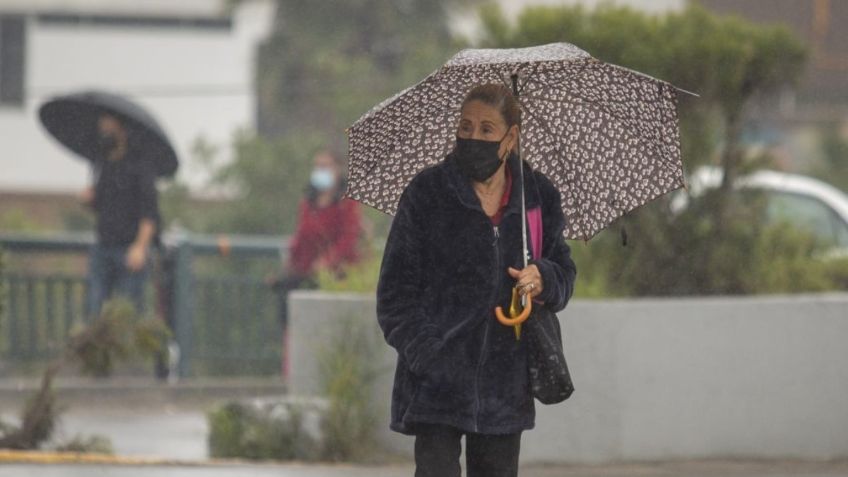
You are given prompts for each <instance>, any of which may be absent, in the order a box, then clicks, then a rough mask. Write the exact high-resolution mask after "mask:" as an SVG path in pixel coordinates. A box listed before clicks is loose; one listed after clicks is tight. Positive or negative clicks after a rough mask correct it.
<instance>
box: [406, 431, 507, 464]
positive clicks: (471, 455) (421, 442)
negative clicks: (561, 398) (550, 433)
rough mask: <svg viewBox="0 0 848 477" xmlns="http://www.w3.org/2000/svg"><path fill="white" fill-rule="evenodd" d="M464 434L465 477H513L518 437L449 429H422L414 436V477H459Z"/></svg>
mask: <svg viewBox="0 0 848 477" xmlns="http://www.w3.org/2000/svg"><path fill="white" fill-rule="evenodd" d="M463 434H465V467H466V470H467V472H468V477H516V476H517V475H518V452H519V450H520V448H521V433H520V432H519V433H516V434H506V435H483V434H474V433H471V432H467V433H463V432H462V431H460V430H458V429H455V428H453V427H450V426H442V425H430V424H428V425H421V426H420V427H419V429H418V430H417V432H416V435H415V477H460V476H461V475H462V470H461V469H460V466H459V456H460V453H461V452H462V446H461V442H460V441H461V439H462V435H463Z"/></svg>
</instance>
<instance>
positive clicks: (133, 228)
mask: <svg viewBox="0 0 848 477" xmlns="http://www.w3.org/2000/svg"><path fill="white" fill-rule="evenodd" d="M139 159H141V158H138V157H132V156H131V155H130V154H128V155H127V157H124V158H123V159H121V160H118V161H110V160H101V161H97V163H96V164H95V175H96V176H97V182H96V184H95V186H94V211H95V213H96V215H97V239H98V241H99V243H100V244H102V245H129V244H131V243H132V242H133V241H134V240H135V238H136V235H138V225H139V222H140V221H141V220H142V219H151V220H153V222H154V223H156V225H157V227H156V228H157V232H158V228H159V227H158V222H159V207H158V204H157V200H156V185H155V181H156V176H155V175H154V174H153V171H152V169H151V168H150V167H148V166H145V163H144V161H142V160H139Z"/></svg>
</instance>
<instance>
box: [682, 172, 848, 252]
mask: <svg viewBox="0 0 848 477" xmlns="http://www.w3.org/2000/svg"><path fill="white" fill-rule="evenodd" d="M723 175H724V173H723V171H722V170H721V169H720V168H718V167H712V166H705V167H701V168H699V169H697V170H696V171H695V173H693V174H692V175H691V176H690V177H689V191H688V193H686V192H683V193H680V194H678V195H676V196H675V197H674V198H673V199H672V202H671V208H672V211H674V212H680V211H682V210H683V209H685V208H686V207H687V206H688V204H689V200H690V198H692V197H698V196H700V195H702V194H703V193H704V191H706V190H708V189H717V188H718V187H720V185H721V181H722V176H723ZM734 189H735V190H751V191H756V192H759V193H762V194H764V197H765V204H766V217H765V220H766V221H767V222H768V223H781V222H782V223H788V224H791V225H792V226H794V227H797V228H799V229H801V230H804V231H806V232H808V233H810V234H812V235H813V236H814V237H816V239H817V240H818V242H819V244H820V245H821V246H823V247H825V248H826V249H830V250H832V251H833V252H834V253H835V254H836V255H839V256H843V255H848V196H846V195H845V194H844V193H842V192H841V191H840V190H839V189H837V188H835V187H833V186H831V185H830V184H827V183H825V182H822V181H820V180H818V179H813V178H811V177H807V176H802V175H798V174H787V173H785V172H777V171H769V170H761V171H757V172H754V173H752V174H749V175H746V176H742V177H740V178H739V179H737V181H736V183H735V184H734ZM828 255H830V254H828Z"/></svg>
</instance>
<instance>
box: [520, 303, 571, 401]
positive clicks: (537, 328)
mask: <svg viewBox="0 0 848 477" xmlns="http://www.w3.org/2000/svg"><path fill="white" fill-rule="evenodd" d="M523 327H524V330H525V331H524V336H525V337H526V338H525V339H527V348H528V351H529V353H528V361H527V363H528V364H527V369H528V371H529V373H530V387H531V389H532V391H533V397H535V398H536V399H538V400H539V402H541V403H542V404H556V403H558V402H562V401H565V400H566V399H568V398H569V397H570V396H571V393H573V392H574V384H572V382H571V373H569V372H568V364H567V363H566V362H565V354H563V349H562V332H561V331H560V326H559V319H557V316H556V315H555V314H554V313H553V312H551V311H550V310H548V309H547V308H545V307H544V306H543V305H536V306H534V307H533V311H532V312H531V313H530V317H529V318H527V321H525V322H524V325H523Z"/></svg>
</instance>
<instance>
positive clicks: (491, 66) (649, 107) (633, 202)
mask: <svg viewBox="0 0 848 477" xmlns="http://www.w3.org/2000/svg"><path fill="white" fill-rule="evenodd" d="M513 77H515V78H516V80H517V81H516V83H517V89H518V99H519V102H520V104H521V108H522V124H521V141H520V143H521V156H522V159H524V160H526V161H528V162H529V163H530V164H531V165H532V166H533V168H534V169H537V170H539V171H541V172H542V173H544V174H545V175H546V176H547V177H548V178H549V179H550V180H551V181H552V182H553V183H554V185H555V186H556V187H557V188H558V189H559V190H560V192H561V194H562V207H563V210H564V212H565V215H566V222H567V226H566V230H565V237H566V238H569V239H584V240H588V239H589V238H591V237H592V236H594V235H595V234H597V233H598V232H599V231H601V230H602V229H603V228H605V227H607V226H608V225H609V224H610V223H612V222H613V221H614V220H615V219H617V218H618V217H620V216H622V215H623V214H625V213H626V212H628V211H630V210H633V209H635V208H636V207H639V206H641V205H643V204H645V203H647V202H649V201H651V200H653V199H655V198H656V197H659V196H660V195H662V194H665V193H667V192H670V191H672V190H675V189H677V188H680V187H682V186H683V167H682V163H681V158H680V140H679V132H678V125H677V93H678V90H677V89H676V88H675V87H674V86H672V85H670V84H668V83H666V82H663V81H660V80H657V79H654V78H651V77H649V76H646V75H643V74H641V73H638V72H635V71H632V70H629V69H626V68H622V67H619V66H615V65H611V64H608V63H604V62H602V61H599V60H597V59H595V58H592V57H591V56H590V55H589V54H588V53H586V52H585V51H583V50H581V49H579V48H577V47H575V46H574V45H570V44H568V43H554V44H550V45H544V46H537V47H531V48H519V49H469V50H463V51H461V52H459V53H458V54H456V55H455V56H454V57H453V58H451V59H450V61H448V62H447V63H446V64H445V65H444V66H443V67H441V68H440V69H439V70H437V71H436V72H434V73H433V74H431V75H430V76H428V77H427V78H425V79H424V80H423V81H421V82H420V83H418V84H417V85H415V86H412V87H410V88H408V89H406V90H404V91H402V92H400V93H399V94H397V95H396V96H394V97H392V98H389V99H387V100H386V101H384V102H382V103H381V104H379V105H377V106H375V107H374V108H373V109H372V110H371V111H369V112H367V113H366V114H365V115H363V116H362V117H361V118H359V120H357V121H356V123H354V124H353V125H352V126H351V127H350V128H349V129H348V140H349V147H350V166H349V168H350V170H349V183H348V191H347V194H348V196H349V197H351V198H353V199H355V200H358V201H360V202H363V203H365V204H367V205H370V206H372V207H375V208H377V209H379V210H382V211H383V212H386V213H389V214H394V212H395V211H396V210H397V204H398V201H399V200H400V195H401V193H402V192H403V189H404V188H405V187H406V184H407V183H408V182H409V181H410V180H411V179H412V178H413V177H414V176H415V174H417V173H418V172H419V171H421V170H422V169H424V168H426V167H428V166H430V165H433V164H435V163H437V162H439V161H441V160H442V159H444V157H445V155H447V153H449V152H450V151H451V150H452V149H453V147H454V143H455V135H456V128H457V124H458V121H459V114H460V107H461V104H462V100H463V99H464V97H465V95H466V94H467V93H468V91H469V90H471V89H472V88H473V87H474V86H477V85H479V84H483V83H503V84H504V85H505V86H508V87H510V88H512V78H513Z"/></svg>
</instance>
